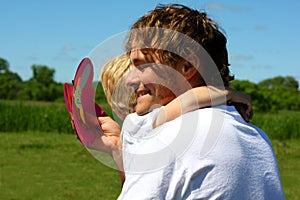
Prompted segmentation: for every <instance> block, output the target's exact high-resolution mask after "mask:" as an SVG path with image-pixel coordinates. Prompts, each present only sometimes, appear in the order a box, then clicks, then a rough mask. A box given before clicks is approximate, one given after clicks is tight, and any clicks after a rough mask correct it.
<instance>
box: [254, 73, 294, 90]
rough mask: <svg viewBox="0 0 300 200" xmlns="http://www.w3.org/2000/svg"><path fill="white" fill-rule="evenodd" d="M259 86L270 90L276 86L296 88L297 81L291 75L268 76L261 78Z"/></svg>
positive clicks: (289, 88)
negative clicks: (264, 78) (267, 77)
mask: <svg viewBox="0 0 300 200" xmlns="http://www.w3.org/2000/svg"><path fill="white" fill-rule="evenodd" d="M258 85H259V86H263V87H267V88H268V89H270V90H273V89H276V88H284V89H288V90H298V88H299V83H298V81H297V80H296V79H295V78H294V77H292V76H286V77H282V76H276V77H274V78H269V79H266V80H263V81H261V82H259V83H258Z"/></svg>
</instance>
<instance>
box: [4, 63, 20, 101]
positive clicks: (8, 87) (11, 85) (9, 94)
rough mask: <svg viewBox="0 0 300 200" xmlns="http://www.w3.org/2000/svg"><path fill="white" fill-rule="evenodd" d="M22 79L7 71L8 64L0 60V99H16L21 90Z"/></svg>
mask: <svg viewBox="0 0 300 200" xmlns="http://www.w3.org/2000/svg"><path fill="white" fill-rule="evenodd" d="M21 83H22V79H21V77H20V76H19V75H18V74H17V73H14V72H11V71H10V70H9V63H8V62H7V61H6V60H5V59H3V58H0V99H16V98H17V96H18V93H19V92H20V89H21Z"/></svg>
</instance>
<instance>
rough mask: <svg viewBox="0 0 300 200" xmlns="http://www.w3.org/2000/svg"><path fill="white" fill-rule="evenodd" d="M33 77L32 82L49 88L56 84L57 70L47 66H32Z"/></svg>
mask: <svg viewBox="0 0 300 200" xmlns="http://www.w3.org/2000/svg"><path fill="white" fill-rule="evenodd" d="M31 69H32V72H33V77H32V79H31V80H33V81H36V82H38V83H41V84H42V85H44V86H49V85H50V84H51V83H54V82H55V81H54V73H55V70H54V69H52V68H49V67H47V66H46V65H32V66H31Z"/></svg>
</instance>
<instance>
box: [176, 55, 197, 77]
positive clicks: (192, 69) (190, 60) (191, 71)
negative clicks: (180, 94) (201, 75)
mask: <svg viewBox="0 0 300 200" xmlns="http://www.w3.org/2000/svg"><path fill="white" fill-rule="evenodd" d="M199 67H200V61H199V58H198V57H197V55H195V54H194V53H192V54H190V55H189V56H188V57H187V60H184V61H183V62H182V63H181V65H180V72H181V73H182V75H183V76H184V77H185V78H186V80H190V79H192V78H193V77H194V76H195V75H196V74H197V73H198V69H199Z"/></svg>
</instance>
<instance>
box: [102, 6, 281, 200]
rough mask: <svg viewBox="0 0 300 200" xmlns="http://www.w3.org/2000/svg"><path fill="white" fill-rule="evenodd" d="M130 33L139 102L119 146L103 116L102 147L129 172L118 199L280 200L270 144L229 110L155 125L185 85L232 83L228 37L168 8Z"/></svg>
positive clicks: (132, 79) (186, 11) (131, 79)
mask: <svg viewBox="0 0 300 200" xmlns="http://www.w3.org/2000/svg"><path fill="white" fill-rule="evenodd" d="M132 30H133V31H132V32H131V33H130V34H129V37H128V38H129V39H128V46H127V48H128V50H129V52H130V59H131V62H132V63H133V65H134V67H133V69H132V71H131V72H130V74H129V76H128V78H127V84H128V85H129V86H132V87H133V88H134V90H135V93H136V95H137V104H136V107H135V111H136V113H133V114H131V115H129V116H128V117H127V118H126V119H125V121H124V124H123V127H122V144H120V142H118V140H117V139H116V138H117V134H109V132H114V133H116V132H118V131H115V130H117V129H114V128H113V127H109V126H108V123H107V122H108V121H105V120H107V119H104V118H102V119H100V124H101V126H102V128H103V131H104V133H105V136H106V137H103V138H102V139H103V143H104V144H105V145H106V146H105V150H106V151H107V152H109V153H111V154H112V156H113V157H114V159H115V160H116V161H117V163H119V164H118V165H119V167H120V168H122V167H123V166H124V170H125V174H126V180H125V183H124V185H123V189H122V192H121V195H120V197H119V199H284V195H283V191H282V187H281V183H280V177H279V171H278V166H277V161H276V158H275V155H274V152H273V149H272V146H271V143H270V141H269V140H268V138H267V136H266V134H265V133H264V132H263V131H262V130H260V129H259V128H257V127H255V126H253V125H251V124H247V123H246V122H245V121H244V120H243V118H242V117H241V116H240V115H239V113H238V112H237V111H236V109H235V108H234V107H233V106H226V105H223V106H217V107H210V108H205V109H199V110H196V111H193V112H189V113H187V114H184V115H183V116H182V117H179V118H176V119H175V120H173V121H170V122H167V123H165V124H164V125H162V126H159V127H157V128H155V129H153V128H152V127H153V126H152V124H153V120H154V119H155V116H156V115H157V113H158V112H159V110H160V106H161V105H166V104H167V103H168V102H170V101H171V100H173V99H174V98H175V97H176V96H178V95H180V94H182V93H183V92H185V91H187V90H188V89H189V88H190V87H192V88H194V87H199V86H203V85H213V86H216V87H222V86H228V85H229V81H230V80H232V78H233V77H231V76H230V74H229V69H228V56H227V49H226V38H225V36H224V35H223V34H222V33H221V31H219V28H218V26H217V24H216V23H215V22H214V21H213V20H211V19H209V18H208V17H207V16H206V14H205V13H201V12H199V11H196V10H192V9H190V8H187V7H185V6H181V5H167V6H160V7H157V8H156V9H155V10H153V11H151V12H150V13H148V14H146V15H144V16H143V17H141V18H140V19H139V20H138V21H137V22H136V23H135V24H134V25H133V26H132ZM202 47H203V48H204V49H205V51H204V50H203V48H202ZM208 55H209V56H208ZM212 61H213V62H212ZM214 63H215V65H214ZM110 123H111V122H110ZM110 137H111V138H113V140H110V139H109V138H110ZM107 139H108V140H107ZM110 142H111V143H110ZM106 147H107V148H106ZM121 147H122V150H121V149H120V148H121ZM121 154H122V155H121ZM120 156H122V158H123V162H120V160H118V158H120Z"/></svg>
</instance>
